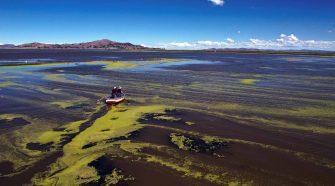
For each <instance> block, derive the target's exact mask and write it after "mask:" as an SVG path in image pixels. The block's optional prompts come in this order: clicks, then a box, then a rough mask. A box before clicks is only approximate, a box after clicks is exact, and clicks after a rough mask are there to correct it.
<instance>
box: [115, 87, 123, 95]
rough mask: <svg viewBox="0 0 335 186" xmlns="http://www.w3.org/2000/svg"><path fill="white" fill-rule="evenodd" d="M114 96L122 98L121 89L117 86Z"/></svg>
mask: <svg viewBox="0 0 335 186" xmlns="http://www.w3.org/2000/svg"><path fill="white" fill-rule="evenodd" d="M116 96H117V97H122V96H123V91H122V87H120V86H119V87H118V88H117V91H116Z"/></svg>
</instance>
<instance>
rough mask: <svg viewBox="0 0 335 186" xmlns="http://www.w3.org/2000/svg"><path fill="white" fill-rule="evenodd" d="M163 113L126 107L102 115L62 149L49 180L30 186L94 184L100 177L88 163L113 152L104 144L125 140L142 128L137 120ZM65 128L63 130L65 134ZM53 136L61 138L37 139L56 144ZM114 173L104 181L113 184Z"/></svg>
mask: <svg viewBox="0 0 335 186" xmlns="http://www.w3.org/2000/svg"><path fill="white" fill-rule="evenodd" d="M166 109H167V106H164V105H152V106H140V107H130V108H128V109H127V110H124V109H123V108H121V107H120V108H115V109H112V110H110V111H109V112H107V114H106V115H104V116H102V117H101V118H98V119H97V120H95V122H94V123H93V124H92V125H91V126H89V127H88V128H87V129H85V130H84V131H82V132H80V133H78V134H77V135H76V136H75V137H74V138H73V139H72V140H71V141H70V142H69V143H67V144H66V145H65V146H64V148H63V152H64V155H63V156H62V157H61V158H59V159H58V160H57V162H56V163H55V164H53V165H52V166H51V169H50V170H49V173H47V175H49V176H47V177H45V178H44V179H39V178H38V179H36V180H35V181H34V183H35V184H53V183H55V181H56V180H57V184H60V185H62V184H65V183H66V184H76V185H77V184H84V183H90V182H97V181H98V180H99V179H100V176H99V175H98V173H97V171H96V170H95V169H94V168H92V167H91V166H89V163H90V162H92V161H94V160H96V159H98V158H99V157H101V156H102V155H104V154H105V153H107V152H109V151H113V143H109V142H108V141H110V139H115V138H118V137H122V136H127V135H129V134H130V133H131V132H133V131H136V130H138V129H140V128H141V127H143V125H139V124H137V120H138V119H139V118H140V117H141V116H142V115H143V114H145V113H152V112H154V113H164V111H165V110H166ZM111 118H113V120H111ZM77 125H78V123H73V124H71V125H70V126H69V127H70V128H73V127H74V128H75V129H76V128H77V127H76V126H77ZM69 127H67V128H66V129H65V131H66V130H69ZM106 129H109V130H106ZM70 131H72V130H70ZM75 131H76V130H75ZM75 131H74V132H75ZM55 133H56V134H57V135H58V134H62V132H58V131H55V132H51V133H46V134H45V136H42V137H41V139H43V141H44V142H47V141H48V140H51V139H56V141H57V142H59V138H57V137H54V136H53V135H55ZM57 135H56V136H57ZM51 136H52V137H51ZM61 136H62V135H61ZM122 139H124V138H122ZM88 146H89V148H88ZM116 173H118V172H117V171H116V172H114V176H113V174H112V175H110V176H108V177H106V179H110V181H111V182H113V180H115V174H116ZM117 178H120V177H118V176H117Z"/></svg>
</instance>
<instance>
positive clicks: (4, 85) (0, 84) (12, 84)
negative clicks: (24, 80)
mask: <svg viewBox="0 0 335 186" xmlns="http://www.w3.org/2000/svg"><path fill="white" fill-rule="evenodd" d="M18 85H19V84H17V83H14V82H11V81H5V82H0V88H6V87H11V86H18Z"/></svg>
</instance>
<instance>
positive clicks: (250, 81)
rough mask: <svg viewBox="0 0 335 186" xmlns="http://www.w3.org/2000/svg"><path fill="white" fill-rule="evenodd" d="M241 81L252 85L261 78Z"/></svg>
mask: <svg viewBox="0 0 335 186" xmlns="http://www.w3.org/2000/svg"><path fill="white" fill-rule="evenodd" d="M240 81H241V83H243V84H247V85H252V84H255V83H257V82H258V81H260V80H258V79H241V80H240Z"/></svg>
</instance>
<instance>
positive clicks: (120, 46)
mask: <svg viewBox="0 0 335 186" xmlns="http://www.w3.org/2000/svg"><path fill="white" fill-rule="evenodd" d="M0 48H15V49H114V50H145V49H151V48H148V47H144V46H141V45H135V44H132V43H128V42H126V43H122V42H116V41H111V40H109V39H100V40H95V41H90V42H81V43H64V44H47V43H40V42H32V43H25V44H20V45H13V44H4V45H0Z"/></svg>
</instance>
